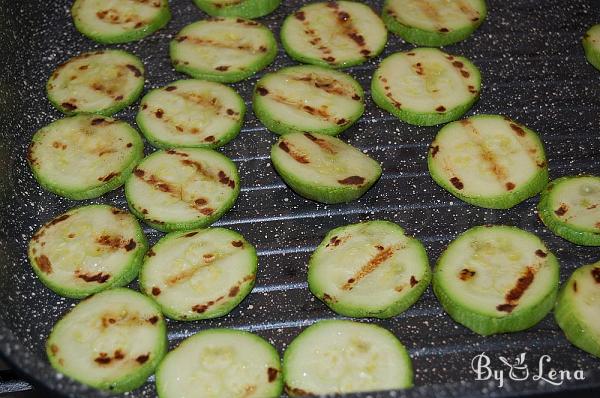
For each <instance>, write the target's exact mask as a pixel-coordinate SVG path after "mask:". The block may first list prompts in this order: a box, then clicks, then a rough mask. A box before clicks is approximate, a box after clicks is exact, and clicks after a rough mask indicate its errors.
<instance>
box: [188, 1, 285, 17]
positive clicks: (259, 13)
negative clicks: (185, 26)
mask: <svg viewBox="0 0 600 398" xmlns="http://www.w3.org/2000/svg"><path fill="white" fill-rule="evenodd" d="M194 4H196V6H198V8H200V9H201V10H202V11H204V12H205V13H207V14H208V15H210V16H213V17H241V18H248V19H254V18H259V17H263V16H265V15H267V14H270V13H272V12H273V11H275V9H276V8H277V7H279V5H280V4H281V0H241V1H238V2H237V4H233V5H230V6H228V5H224V6H221V7H219V6H217V5H215V2H214V1H210V0H194Z"/></svg>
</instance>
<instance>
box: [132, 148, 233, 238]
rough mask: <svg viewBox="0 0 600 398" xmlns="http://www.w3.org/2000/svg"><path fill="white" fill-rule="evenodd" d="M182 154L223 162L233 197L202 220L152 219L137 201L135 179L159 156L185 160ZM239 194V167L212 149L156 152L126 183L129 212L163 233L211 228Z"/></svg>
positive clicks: (148, 157)
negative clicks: (140, 170) (196, 155)
mask: <svg viewBox="0 0 600 398" xmlns="http://www.w3.org/2000/svg"><path fill="white" fill-rule="evenodd" d="M182 153H184V154H190V153H191V154H194V153H197V154H200V155H199V156H202V154H206V155H207V156H216V158H217V159H219V161H221V162H223V163H224V165H225V166H226V167H227V168H229V170H228V175H227V176H226V177H227V178H228V179H229V182H230V184H231V185H233V188H232V192H231V195H230V196H229V197H228V198H227V199H226V200H225V201H224V202H223V203H220V205H219V207H218V209H214V210H215V211H214V212H213V213H212V214H210V215H207V216H205V217H200V218H195V219H190V220H182V221H171V220H166V219H164V220H163V219H157V218H152V217H151V216H149V215H148V214H146V213H144V210H145V209H143V208H141V207H140V205H139V204H138V203H137V202H138V201H137V200H136V195H135V193H134V192H133V191H134V189H135V187H134V183H135V181H134V179H135V178H136V177H138V176H137V175H136V173H137V174H139V169H140V168H141V167H143V166H144V162H146V161H149V160H150V159H153V158H155V157H159V156H164V155H165V154H167V155H174V156H181V157H184V158H185V156H182V155H181V154H182ZM229 173H230V174H229ZM231 185H230V186H231ZM239 192H240V178H239V174H238V172H237V167H236V165H235V163H233V161H232V160H231V159H229V158H227V157H226V156H224V155H222V154H220V153H219V152H216V151H213V150H211V149H206V148H178V149H176V150H175V149H169V150H166V151H164V150H160V151H156V152H154V153H152V154H150V155H148V156H146V157H145V158H144V159H143V160H142V162H141V163H140V164H139V165H138V167H137V168H136V169H135V170H134V171H133V173H132V174H131V175H130V176H129V178H128V179H127V181H126V182H125V198H126V199H127V203H128V206H129V210H130V211H131V212H132V213H133V214H134V215H135V216H136V217H138V218H139V219H141V220H143V221H144V222H145V223H146V224H148V225H149V226H151V227H152V228H154V229H157V230H159V231H162V232H173V231H181V230H190V229H196V228H204V227H207V226H209V225H210V224H212V223H214V222H215V221H217V220H218V219H219V218H221V217H222V216H223V215H224V214H225V213H226V212H227V211H229V209H230V208H231V207H233V205H234V204H235V201H236V200H237V197H238V195H239Z"/></svg>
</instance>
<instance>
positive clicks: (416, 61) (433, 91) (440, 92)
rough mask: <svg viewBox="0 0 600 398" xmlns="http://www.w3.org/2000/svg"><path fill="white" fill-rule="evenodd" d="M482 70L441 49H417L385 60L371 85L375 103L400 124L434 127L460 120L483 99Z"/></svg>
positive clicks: (466, 60) (396, 54)
mask: <svg viewBox="0 0 600 398" xmlns="http://www.w3.org/2000/svg"><path fill="white" fill-rule="evenodd" d="M480 91H481V75H480V74H479V69H477V67H476V66H475V65H474V64H473V63H471V61H469V60H468V59H466V58H464V57H459V56H457V55H450V54H446V53H444V52H442V51H440V50H438V49H437V48H415V49H412V50H410V51H407V52H400V53H395V54H392V55H390V56H389V57H387V58H386V59H384V60H383V61H382V62H381V64H380V65H379V67H378V68H377V70H376V71H375V74H374V75H373V79H372V81H371V95H372V96H373V100H374V101H375V103H376V104H377V105H378V106H379V107H380V108H382V109H385V110H386V111H388V112H390V113H391V114H392V115H394V116H396V117H397V118H399V119H400V120H403V121H405V122H406V123H409V124H413V125H416V126H433V125H436V124H442V123H447V122H450V121H453V120H456V119H458V118H460V117H461V116H462V115H464V114H465V113H466V112H467V111H468V110H469V109H470V108H471V107H472V106H473V104H474V103H475V102H476V101H477V99H479V92H480Z"/></svg>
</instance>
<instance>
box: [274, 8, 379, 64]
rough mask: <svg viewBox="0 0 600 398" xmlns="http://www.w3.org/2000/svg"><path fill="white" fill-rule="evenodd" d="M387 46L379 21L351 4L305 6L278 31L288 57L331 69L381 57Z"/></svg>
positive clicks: (363, 9) (288, 18) (372, 14)
mask: <svg viewBox="0 0 600 398" xmlns="http://www.w3.org/2000/svg"><path fill="white" fill-rule="evenodd" d="M386 43H387V30H386V28H385V25H384V24H383V21H382V20H381V18H379V16H378V15H377V14H375V13H374V12H373V10H372V9H371V8H370V7H369V6H367V5H365V4H362V3H360V2H354V1H329V2H323V3H313V4H308V5H306V6H304V7H302V8H300V9H299V10H298V11H296V12H294V13H293V14H291V15H289V16H288V17H287V18H286V19H285V20H284V21H283V25H282V27H281V44H283V47H284V49H285V51H286V52H287V53H288V55H289V56H290V57H292V58H293V59H295V60H296V61H299V62H303V63H306V64H314V65H321V66H327V67H330V68H345V67H348V66H353V65H359V64H362V63H363V62H365V61H367V60H368V59H370V58H373V57H376V56H378V55H379V54H381V52H382V51H383V48H384V47H385V44H386Z"/></svg>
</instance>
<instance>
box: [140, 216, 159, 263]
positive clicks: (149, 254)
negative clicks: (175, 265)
mask: <svg viewBox="0 0 600 398" xmlns="http://www.w3.org/2000/svg"><path fill="white" fill-rule="evenodd" d="M142 213H143V212H142ZM146 255H147V256H148V257H154V256H156V253H155V252H154V250H152V249H150V250H148V253H146Z"/></svg>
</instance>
